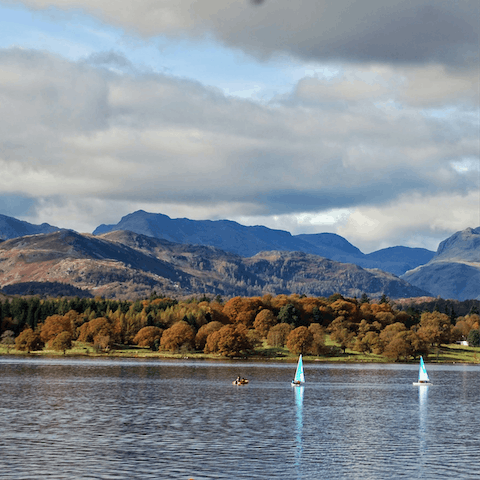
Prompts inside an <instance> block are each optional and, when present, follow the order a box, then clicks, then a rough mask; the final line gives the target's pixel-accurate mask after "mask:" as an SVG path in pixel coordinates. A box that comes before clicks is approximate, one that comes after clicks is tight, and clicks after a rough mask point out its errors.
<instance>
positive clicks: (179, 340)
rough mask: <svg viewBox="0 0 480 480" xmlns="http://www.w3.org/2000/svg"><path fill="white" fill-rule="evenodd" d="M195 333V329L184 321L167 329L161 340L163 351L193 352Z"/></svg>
mask: <svg viewBox="0 0 480 480" xmlns="http://www.w3.org/2000/svg"><path fill="white" fill-rule="evenodd" d="M194 342H195V333H194V331H193V328H192V327H191V326H190V325H188V324H187V323H186V322H184V321H180V322H177V323H175V324H174V325H172V326H171V327H170V328H167V329H166V330H165V331H164V332H163V335H162V338H161V340H160V346H161V348H162V349H163V350H168V351H169V352H176V351H180V350H192V349H193V348H194V345H195V343H194Z"/></svg>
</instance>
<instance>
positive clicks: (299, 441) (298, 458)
mask: <svg viewBox="0 0 480 480" xmlns="http://www.w3.org/2000/svg"><path fill="white" fill-rule="evenodd" d="M304 388H305V387H303V386H300V387H293V390H294V391H295V410H296V417H297V431H296V452H295V467H296V470H297V478H302V476H301V471H300V466H301V465H302V454H303V390H304Z"/></svg>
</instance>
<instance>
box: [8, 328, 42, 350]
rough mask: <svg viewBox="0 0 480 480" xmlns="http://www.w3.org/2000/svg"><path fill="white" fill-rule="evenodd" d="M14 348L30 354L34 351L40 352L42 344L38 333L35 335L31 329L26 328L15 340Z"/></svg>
mask: <svg viewBox="0 0 480 480" xmlns="http://www.w3.org/2000/svg"><path fill="white" fill-rule="evenodd" d="M15 348H16V349H17V350H20V351H23V352H25V351H26V352H28V353H30V352H32V351H35V350H41V349H42V348H43V342H42V339H41V338H40V335H38V333H35V332H34V331H33V330H32V329H31V328H27V329H25V330H24V331H23V332H22V333H20V335H19V336H18V337H17V338H16V339H15Z"/></svg>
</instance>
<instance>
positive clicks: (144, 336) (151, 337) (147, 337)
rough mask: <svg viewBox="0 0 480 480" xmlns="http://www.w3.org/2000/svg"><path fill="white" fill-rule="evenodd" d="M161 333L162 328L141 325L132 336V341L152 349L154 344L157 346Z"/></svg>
mask: <svg viewBox="0 0 480 480" xmlns="http://www.w3.org/2000/svg"><path fill="white" fill-rule="evenodd" d="M162 334H163V330H162V329H161V328H159V327H153V326H152V327H143V328H141V329H140V330H139V331H138V333H137V334H136V335H135V337H134V338H133V343H135V344H137V345H138V346H139V347H148V348H150V349H151V350H154V349H155V346H157V348H158V345H160V339H161V338H162Z"/></svg>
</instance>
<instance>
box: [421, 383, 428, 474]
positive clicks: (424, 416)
mask: <svg viewBox="0 0 480 480" xmlns="http://www.w3.org/2000/svg"><path fill="white" fill-rule="evenodd" d="M428 389H429V386H428V385H424V386H421V387H420V388H419V389H418V411H419V422H418V438H419V441H420V448H419V460H420V461H419V467H420V469H422V466H423V465H424V463H425V462H424V456H426V455H427V450H428V447H427V404H428Z"/></svg>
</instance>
